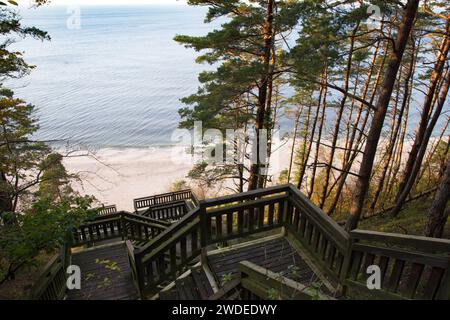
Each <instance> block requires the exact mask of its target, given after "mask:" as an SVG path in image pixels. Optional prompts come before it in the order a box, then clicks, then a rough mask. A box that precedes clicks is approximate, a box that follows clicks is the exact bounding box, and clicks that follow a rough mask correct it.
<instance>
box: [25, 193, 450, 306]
mask: <svg viewBox="0 0 450 320" xmlns="http://www.w3.org/2000/svg"><path fill="white" fill-rule="evenodd" d="M135 210H136V211H135V212H134V213H131V212H125V211H117V210H116V208H115V207H105V208H104V210H100V213H99V216H98V217H97V218H95V219H93V220H92V221H90V222H89V223H86V224H85V225H83V226H81V227H80V228H79V229H78V230H76V231H74V233H73V239H72V241H71V242H70V243H68V244H67V247H66V248H63V249H62V250H61V253H60V254H59V255H58V256H56V257H55V258H54V259H53V260H52V261H50V263H49V265H48V266H47V268H46V269H45V270H44V273H43V274H42V276H41V278H40V280H39V281H38V282H37V283H36V285H35V287H34V288H33V290H32V293H31V296H30V297H31V298H32V299H42V300H52V299H113V300H118V299H162V300H163V299H170V300H222V299H223V300H233V299H245V300H260V299H263V300H268V299H269V300H270V299H301V300H309V299H440V300H449V299H450V241H449V240H444V239H433V238H425V237H417V236H407V235H399V234H388V233H380V232H373V231H363V230H355V231H352V232H350V233H348V232H346V231H345V230H344V229H343V228H342V227H341V226H339V225H338V224H337V223H336V222H335V221H334V220H332V219H331V218H330V217H328V216H326V215H325V214H324V213H323V212H322V211H321V210H320V209H318V208H317V207H315V206H314V205H313V204H312V203H311V202H310V201H309V200H308V199H307V198H306V197H305V196H304V195H303V194H301V193H300V192H299V190H297V189H296V188H295V187H294V186H292V185H283V186H278V187H271V188H267V189H262V190H256V191H251V192H246V193H242V194H236V195H230V196H225V197H220V198H216V199H206V200H201V201H199V200H198V199H197V198H196V196H195V195H194V194H193V193H192V192H191V191H190V190H184V191H180V192H175V193H168V194H164V195H158V196H153V197H148V198H141V199H136V200H135ZM69 265H78V266H79V267H80V268H81V272H82V285H81V290H67V289H66V283H65V279H66V277H67V274H66V273H65V270H66V268H67V266H69ZM373 265H375V266H378V267H379V270H380V272H381V289H380V290H370V289H369V288H368V287H367V283H366V282H367V279H368V277H369V276H370V273H368V272H367V268H368V267H369V266H373Z"/></svg>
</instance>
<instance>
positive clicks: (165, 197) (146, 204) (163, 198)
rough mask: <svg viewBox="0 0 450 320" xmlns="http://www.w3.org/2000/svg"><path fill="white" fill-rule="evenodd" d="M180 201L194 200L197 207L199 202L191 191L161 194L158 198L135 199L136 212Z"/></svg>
mask: <svg viewBox="0 0 450 320" xmlns="http://www.w3.org/2000/svg"><path fill="white" fill-rule="evenodd" d="M180 200H192V202H193V203H194V204H195V205H197V204H198V200H197V198H196V196H195V195H194V193H193V192H192V191H191V190H182V191H177V192H170V193H164V194H159V195H156V196H151V197H145V198H138V199H134V209H135V210H136V211H138V210H141V209H146V208H150V207H152V206H154V205H160V204H167V203H171V202H175V201H180Z"/></svg>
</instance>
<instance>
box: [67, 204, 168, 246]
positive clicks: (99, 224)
mask: <svg viewBox="0 0 450 320" xmlns="http://www.w3.org/2000/svg"><path fill="white" fill-rule="evenodd" d="M169 226H171V224H170V223H169V222H166V221H160V220H156V219H152V218H149V217H145V216H141V215H137V214H134V213H130V212H127V211H120V212H117V213H114V214H109V215H104V216H98V217H96V218H94V219H93V220H90V221H88V222H86V223H85V224H83V225H81V226H80V227H79V228H77V229H76V230H75V232H74V239H73V240H74V241H73V246H78V245H84V244H89V243H93V242H97V241H102V240H108V239H114V238H122V239H125V238H127V239H131V240H137V241H146V240H150V238H153V237H155V236H156V235H157V234H160V233H162V232H163V231H164V230H166V229H167V228H168V227H169Z"/></svg>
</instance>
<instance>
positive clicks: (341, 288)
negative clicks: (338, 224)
mask: <svg viewBox="0 0 450 320" xmlns="http://www.w3.org/2000/svg"><path fill="white" fill-rule="evenodd" d="M353 243H355V239H354V238H353V237H352V236H351V234H350V237H349V239H348V243H347V249H346V251H345V254H344V261H343V262H342V269H341V274H340V275H339V284H338V293H339V294H341V295H343V296H345V295H346V293H347V292H346V291H347V286H346V285H345V280H346V279H347V277H348V273H349V271H350V268H351V266H352V255H353V254H352V250H353Z"/></svg>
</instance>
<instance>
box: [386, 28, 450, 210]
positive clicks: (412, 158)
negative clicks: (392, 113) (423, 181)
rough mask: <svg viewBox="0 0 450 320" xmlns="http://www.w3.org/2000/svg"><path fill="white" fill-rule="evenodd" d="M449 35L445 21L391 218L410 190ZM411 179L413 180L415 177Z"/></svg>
mask: <svg viewBox="0 0 450 320" xmlns="http://www.w3.org/2000/svg"><path fill="white" fill-rule="evenodd" d="M449 33H450V20H448V21H447V24H446V27H445V34H444V37H443V39H442V42H441V45H440V47H439V54H438V57H437V61H436V63H435V66H434V69H433V72H432V74H431V78H430V85H429V86H428V91H427V94H426V96H425V100H424V103H423V108H422V115H421V119H420V123H419V127H418V129H417V132H416V137H415V139H414V143H413V146H412V147H411V151H410V152H409V156H408V160H407V162H406V165H405V169H404V171H403V174H402V180H401V182H400V185H399V189H398V190H397V195H396V197H395V209H394V210H393V211H392V212H391V214H392V215H393V216H396V215H397V214H398V213H399V212H400V210H401V207H402V205H403V201H405V199H406V197H407V196H408V194H406V196H405V193H409V191H410V190H411V189H410V188H409V190H408V188H407V184H408V180H410V179H411V177H412V173H413V168H414V165H415V163H416V161H417V156H418V154H419V150H420V148H421V146H422V144H423V143H424V137H425V132H426V130H427V127H428V122H429V119H430V114H431V110H432V108H433V103H434V101H435V100H434V99H435V97H436V90H437V88H438V83H439V81H440V79H441V77H442V72H443V70H444V66H445V61H446V59H447V56H448V52H449V50H450V39H449ZM420 161H421V160H420ZM416 176H417V175H416ZM413 178H414V180H415V178H416V177H413Z"/></svg>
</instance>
